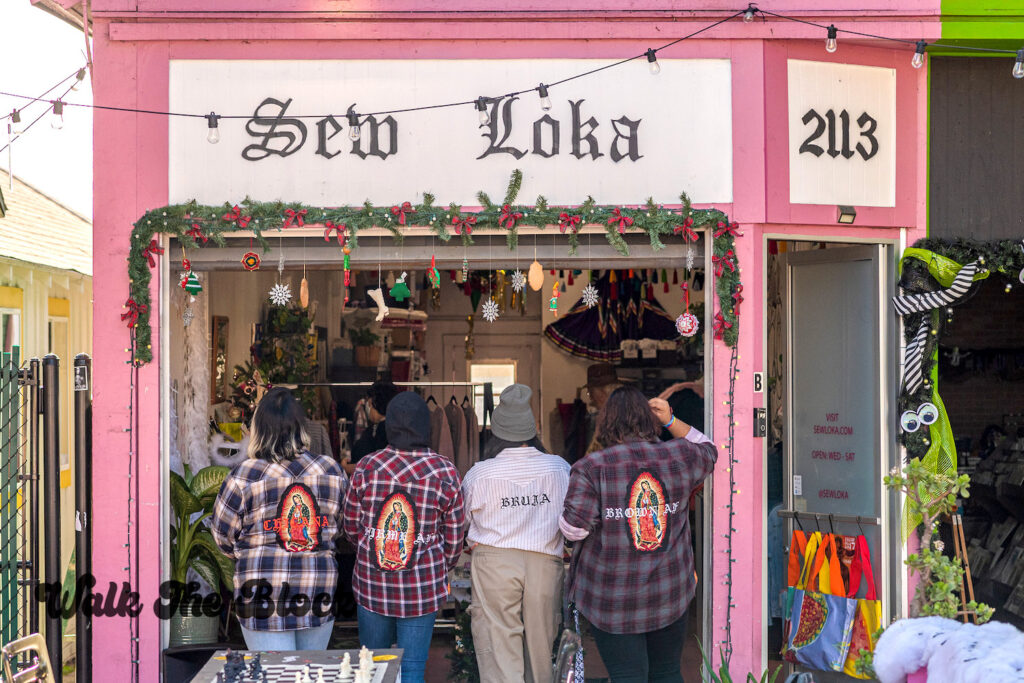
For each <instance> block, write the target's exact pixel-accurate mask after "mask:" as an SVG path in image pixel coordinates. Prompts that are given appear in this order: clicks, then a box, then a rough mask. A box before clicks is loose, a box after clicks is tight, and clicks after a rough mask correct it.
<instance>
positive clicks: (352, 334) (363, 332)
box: [348, 327, 380, 346]
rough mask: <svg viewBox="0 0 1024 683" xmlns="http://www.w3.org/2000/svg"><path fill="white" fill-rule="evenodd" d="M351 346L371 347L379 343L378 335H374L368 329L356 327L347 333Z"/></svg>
mask: <svg viewBox="0 0 1024 683" xmlns="http://www.w3.org/2000/svg"><path fill="white" fill-rule="evenodd" d="M348 338H349V339H350V340H351V341H352V346H373V345H374V344H376V343H377V342H379V341H380V335H378V334H374V333H373V331H372V330H370V328H368V327H356V328H352V329H350V330H349V331H348Z"/></svg>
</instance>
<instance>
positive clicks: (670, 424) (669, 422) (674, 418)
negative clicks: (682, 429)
mask: <svg viewBox="0 0 1024 683" xmlns="http://www.w3.org/2000/svg"><path fill="white" fill-rule="evenodd" d="M675 422H676V416H675V415H673V416H672V419H671V420H669V421H668V423H667V424H665V425H662V426H664V427H665V429H668V428H669V427H671V426H672V425H674V424H675Z"/></svg>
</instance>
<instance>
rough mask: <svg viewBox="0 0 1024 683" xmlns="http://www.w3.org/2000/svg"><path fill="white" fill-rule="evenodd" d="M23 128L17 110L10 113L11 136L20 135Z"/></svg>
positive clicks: (19, 113)
mask: <svg viewBox="0 0 1024 683" xmlns="http://www.w3.org/2000/svg"><path fill="white" fill-rule="evenodd" d="M24 132H25V128H24V127H23V126H22V125H21V112H20V111H18V110H17V109H14V110H12V111H11V134H12V135H21V134H22V133H24Z"/></svg>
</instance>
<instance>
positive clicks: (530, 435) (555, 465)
mask: <svg viewBox="0 0 1024 683" xmlns="http://www.w3.org/2000/svg"><path fill="white" fill-rule="evenodd" d="M532 394H533V392H532V391H531V390H530V388H529V387H527V386H525V385H522V384H513V385H512V386H510V387H508V388H506V389H505V390H504V391H503V392H501V396H500V397H499V398H498V406H497V407H496V408H495V409H494V414H493V418H492V422H491V438H490V440H489V441H488V443H487V446H486V447H485V454H484V456H485V459H484V460H482V461H481V462H479V463H477V464H476V465H474V466H473V467H472V468H471V469H470V470H469V472H467V473H466V477H465V479H464V480H463V484H462V495H463V499H464V501H465V506H466V519H467V521H468V522H469V531H468V533H467V537H466V541H467V544H468V545H469V548H470V552H471V558H472V560H471V563H470V574H471V577H472V587H473V603H472V605H471V607H470V615H471V623H472V629H473V645H474V647H475V648H476V656H477V664H478V665H479V669H480V680H481V682H482V683H514V682H515V683H523V681H533V682H534V683H551V678H552V667H551V652H552V645H553V643H554V641H555V637H556V635H557V629H558V624H559V621H560V610H561V589H562V579H563V573H564V565H563V561H562V545H563V539H562V533H561V531H559V528H558V518H559V515H560V514H561V511H562V504H563V501H564V500H565V493H566V491H567V490H568V488H569V463H567V462H566V461H565V460H563V459H562V458H560V457H558V456H557V455H550V454H548V453H546V452H545V449H544V446H543V444H542V443H541V441H540V439H539V438H538V437H537V420H536V418H535V417H534V415H533V410H532V409H531V407H530V398H531V396H532Z"/></svg>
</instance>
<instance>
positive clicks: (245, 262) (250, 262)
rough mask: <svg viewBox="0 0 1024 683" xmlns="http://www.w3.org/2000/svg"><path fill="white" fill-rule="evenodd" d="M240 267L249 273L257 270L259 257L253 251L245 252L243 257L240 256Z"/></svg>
mask: <svg viewBox="0 0 1024 683" xmlns="http://www.w3.org/2000/svg"><path fill="white" fill-rule="evenodd" d="M242 267H243V268H245V269H246V270H249V271H253V270H259V268H260V255H259V254H257V253H256V252H254V251H247V252H245V255H244V256H242Z"/></svg>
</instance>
